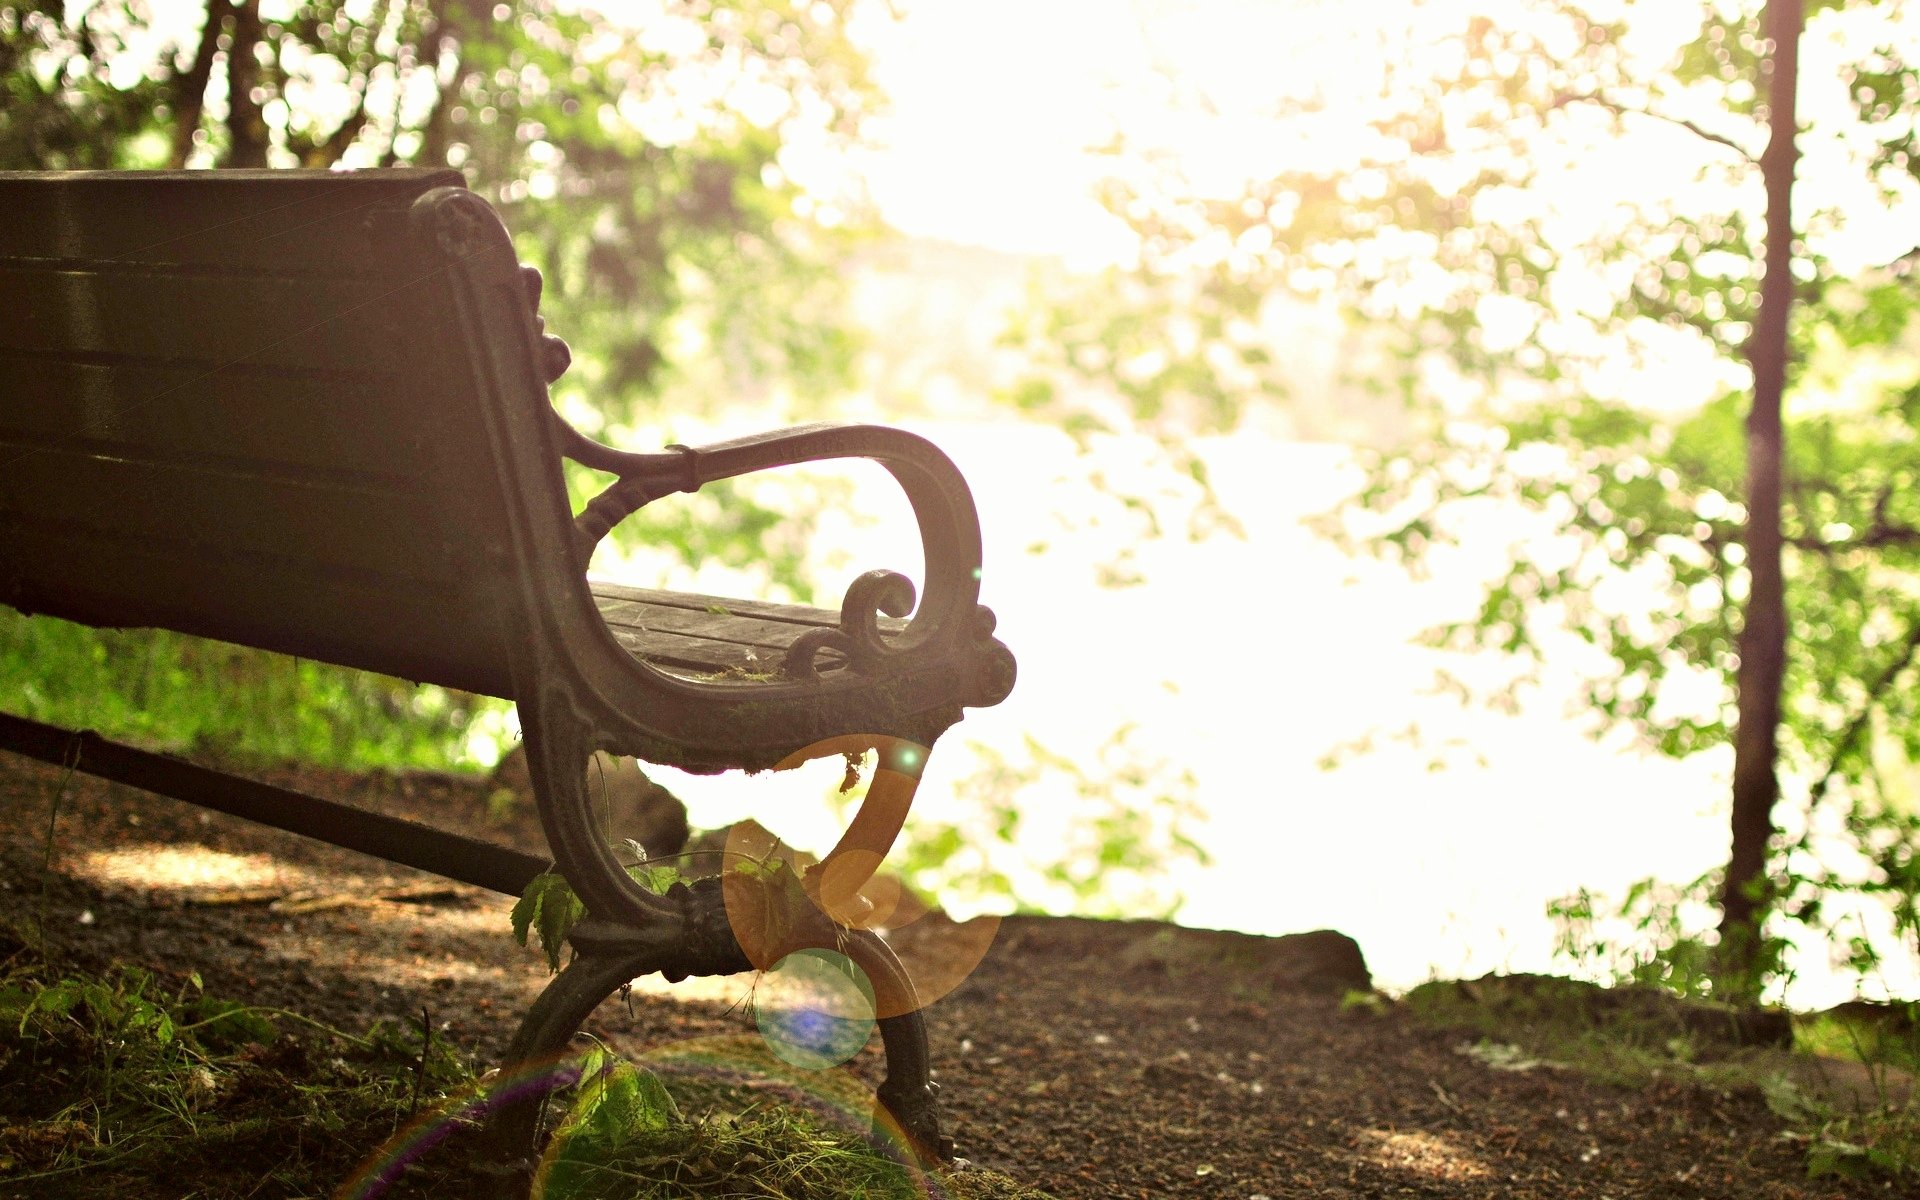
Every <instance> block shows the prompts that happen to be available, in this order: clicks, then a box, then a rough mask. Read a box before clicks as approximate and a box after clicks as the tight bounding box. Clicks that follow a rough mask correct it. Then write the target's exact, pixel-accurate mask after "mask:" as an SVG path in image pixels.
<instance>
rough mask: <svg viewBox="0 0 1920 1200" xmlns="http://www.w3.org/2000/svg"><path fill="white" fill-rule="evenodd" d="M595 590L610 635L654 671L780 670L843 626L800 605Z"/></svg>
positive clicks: (839, 662) (826, 661) (597, 586)
mask: <svg viewBox="0 0 1920 1200" xmlns="http://www.w3.org/2000/svg"><path fill="white" fill-rule="evenodd" d="M591 587H592V590H593V598H594V602H595V603H596V604H597V605H598V606H599V608H600V615H601V617H602V618H603V619H604V620H605V621H606V622H607V628H608V630H609V631H610V632H611V633H612V634H613V636H614V640H615V641H618V642H619V643H620V645H621V646H622V647H623V648H625V649H626V651H627V652H628V653H629V654H632V655H633V656H634V657H636V658H640V659H644V660H645V661H647V662H649V663H652V664H653V665H655V666H660V667H667V668H671V669H677V670H682V671H692V672H695V673H701V674H709V675H713V674H717V675H721V676H725V675H727V674H752V675H760V674H767V673H770V672H774V671H777V670H778V669H779V667H780V664H781V662H782V661H783V659H784V658H785V655H786V651H787V648H788V647H790V646H791V645H793V642H794V640H795V639H796V638H798V637H799V636H800V635H801V634H802V633H804V632H806V631H807V630H809V629H818V628H833V627H835V626H837V625H838V624H839V621H840V614H839V613H837V612H833V611H831V610H828V609H824V608H809V607H806V606H804V605H798V604H774V603H770V602H767V601H762V600H735V599H729V598H726V597H721V596H706V595H699V594H695V593H688V592H666V591H653V590H650V589H646V588H633V587H625V586H622V585H615V584H607V583H603V582H600V581H598V580H595V581H593V582H592V584H591ZM715 608H724V609H726V610H727V614H728V615H722V614H719V613H715V612H712V611H710V610H712V609H715ZM888 624H890V625H892V626H896V627H897V626H900V625H904V624H905V622H903V621H890V622H889V623H888ZM816 665H817V666H818V668H819V669H820V670H821V671H823V672H824V671H831V670H834V669H837V668H839V667H841V666H844V665H845V664H844V659H843V658H842V656H841V655H840V654H839V653H838V652H837V651H833V650H823V651H821V653H820V655H819V657H818V658H817V659H816Z"/></svg>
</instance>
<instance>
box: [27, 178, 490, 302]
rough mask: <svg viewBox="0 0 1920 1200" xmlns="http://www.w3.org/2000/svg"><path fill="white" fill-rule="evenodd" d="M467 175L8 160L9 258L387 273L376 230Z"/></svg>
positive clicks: (382, 232)
mask: <svg viewBox="0 0 1920 1200" xmlns="http://www.w3.org/2000/svg"><path fill="white" fill-rule="evenodd" d="M182 175H187V176H190V177H191V185H190V186H181V177H182ZM463 182H464V181H463V180H462V178H461V176H460V174H459V172H457V171H447V170H383V171H380V172H378V173H373V172H368V173H354V172H338V173H333V174H317V173H313V172H299V173H296V172H288V171H218V172H211V171H195V172H184V173H182V172H164V171H161V172H138V171H126V172H120V171H115V172H105V171H85V172H72V173H66V174H62V175H58V176H49V175H42V174H31V173H19V174H9V173H6V172H0V213H5V214H6V215H7V219H6V220H4V221H0V258H45V259H60V260H85V261H90V262H102V261H111V262H138V263H178V264H186V265H196V266H235V265H249V264H251V265H265V266H268V267H272V268H277V269H280V270H283V271H292V272H301V271H305V272H312V273H316V274H328V275H335V276H343V275H356V274H366V273H369V272H374V273H377V272H379V271H380V270H383V269H385V266H386V264H384V263H383V262H382V261H381V260H380V258H378V257H377V256H371V255H369V254H368V253H367V252H366V249H365V247H366V244H367V239H368V237H369V235H370V234H372V235H375V236H382V237H392V236H394V234H395V231H396V230H397V228H398V226H399V224H400V223H402V222H404V219H405V212H406V209H407V206H408V205H410V204H411V203H412V202H413V200H414V199H415V198H416V197H418V196H419V195H421V194H422V193H424V192H426V191H427V190H429V189H431V188H435V187H442V186H461V185H462V184H463Z"/></svg>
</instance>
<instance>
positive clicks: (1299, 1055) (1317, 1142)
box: [0, 753, 1920, 1200]
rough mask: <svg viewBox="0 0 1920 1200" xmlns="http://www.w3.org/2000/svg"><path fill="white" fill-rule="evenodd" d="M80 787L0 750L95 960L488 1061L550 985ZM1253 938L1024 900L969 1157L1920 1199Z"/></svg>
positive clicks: (425, 787)
mask: <svg viewBox="0 0 1920 1200" xmlns="http://www.w3.org/2000/svg"><path fill="white" fill-rule="evenodd" d="M262 774H263V777H267V778H272V779H273V780H274V781H275V782H280V783H284V784H287V785H289V786H296V787H299V788H301V789H303V790H307V791H311V792H314V793H317V794H321V795H327V796H330V797H333V798H335V799H341V800H345V801H348V802H351V803H355V804H360V805H363V806H366V807H371V808H379V809H381V810H384V811H393V812H400V813H403V814H405V815H410V816H414V817H416V818H418V819H422V820H428V821H431V822H434V823H437V824H442V825H445V826H448V827H455V828H461V829H463V830H466V831H468V832H476V833H480V834H482V835H490V836H496V837H506V836H508V835H511V834H512V833H513V832H514V831H512V830H500V829H491V828H490V827H489V826H488V824H487V821H486V818H485V816H484V811H485V805H484V799H483V793H484V790H485V789H484V787H483V785H482V784H480V783H479V782H477V781H469V780H464V779H456V778H450V777H441V776H426V775H412V776H386V775H369V776H353V775H347V774H342V773H333V772H325V771H312V770H301V771H294V770H286V771H280V772H263V773H262ZM61 781H62V773H61V772H60V771H59V770H56V769H54V768H50V767H46V766H43V765H41V764H37V763H32V762H30V761H28V760H24V759H21V758H17V757H15V756H12V755H9V754H5V753H0V888H4V889H5V890H6V897H5V903H7V904H8V905H9V907H11V908H12V909H14V910H15V911H16V912H35V913H38V914H39V915H40V918H41V919H42V920H43V921H44V924H45V928H46V931H47V934H48V936H49V939H50V940H51V941H52V942H53V944H54V946H55V948H56V950H57V951H58V952H59V953H61V954H64V955H66V956H69V957H70V958H71V959H72V960H73V961H75V962H76V963H78V964H81V965H85V966H90V967H104V966H107V965H109V964H112V963H137V964H140V965H143V966H146V967H147V968H149V969H151V970H153V971H155V972H157V973H159V974H160V975H161V976H162V977H163V978H165V979H172V980H179V979H184V978H185V977H186V976H187V975H188V973H190V972H198V974H199V975H200V976H201V977H202V979H203V980H204V981H205V986H206V989H207V992H208V993H209V994H211V995H218V996H226V997H231V998H235V999H241V1000H245V1001H248V1002H251V1003H260V1004H271V1005H279V1006H284V1007H287V1008H290V1009H295V1010H298V1011H300V1012H303V1013H306V1014H309V1015H311V1016H313V1017H315V1018H317V1019H319V1020H322V1021H325V1022H328V1023H330V1024H333V1025H335V1026H338V1027H340V1028H345V1029H358V1028H364V1027H365V1026H366V1025H367V1024H368V1023H370V1022H371V1021H373V1020H374V1019H376V1018H379V1017H393V1018H397V1019H400V1020H404V1021H409V1022H418V1021H420V1020H421V1014H422V1012H423V1010H424V1011H425V1012H426V1013H427V1014H429V1018H428V1019H430V1020H431V1022H432V1023H433V1025H434V1026H435V1028H436V1029H439V1030H441V1033H442V1034H443V1035H444V1036H446V1037H448V1038H450V1039H452V1040H454V1041H455V1042H457V1043H459V1044H461V1045H463V1046H465V1047H467V1048H469V1049H470V1050H471V1051H472V1052H473V1053H474V1054H476V1055H478V1056H480V1057H481V1058H483V1059H488V1058H492V1057H494V1056H497V1055H498V1054H499V1053H500V1050H501V1048H502V1047H503V1046H504V1044H505V1041H506V1039H507V1037H508V1036H509V1035H510V1034H511V1031H512V1028H513V1024H514V1022H515V1021H516V1020H517V1019H518V1017H519V1015H520V1013H521V1012H522V1011H523V1010H524V1009H525V1007H526V1005H527V1004H528V1003H529V1002H530V1001H531V1000H532V998H533V997H534V995H535V994H536V993H537V992H538V991H539V989H540V988H541V987H542V986H543V985H544V983H545V982H546V979H547V972H546V969H545V963H544V960H543V959H542V958H541V957H540V956H539V955H538V954H537V953H535V952H531V951H527V950H523V949H521V948H520V947H519V946H517V945H515V944H514V943H513V941H512V940H511V938H510V937H509V935H508V921H507V911H508V909H509V907H510V906H511V902H510V901H509V900H508V899H506V898H504V897H499V896H495V895H492V894H490V893H486V892H482V891H479V890H476V889H473V888H468V887H464V886H459V885H450V886H439V885H438V881H435V880H433V879H431V878H429V877H425V876H419V875H417V874H414V873H411V872H408V871H405V870H402V869H397V868H393V867H390V866H387V865H385V864H382V863H378V862H375V861H374V860H370V859H367V858H364V857H361V856H358V855H355V854H352V853H350V852H346V851H340V850H335V849H333V848H330V847H324V846H319V845H317V844H315V843H311V842H306V841H304V840H302V839H299V838H295V837H292V836H289V835H284V834H279V833H277V832H274V831H271V830H266V829H262V828H260V827H258V826H253V825H250V824H248V823H246V822H242V821H237V820H232V819H228V818H224V817H221V816H218V815H215V814H204V813H202V812H200V811H199V810H196V809H193V808H190V807H188V806H186V805H182V804H178V803H175V802H173V801H169V800H164V799H160V798H157V797H151V796H146V795H143V794H140V793H136V792H133V791H130V790H128V789H125V788H120V787H116V786H113V785H109V784H105V783H101V782H99V781H97V780H93V779H89V778H87V777H84V776H78V775H76V776H74V777H73V778H72V779H71V780H70V781H68V782H67V785H66V787H65V789H64V793H62V790H61V787H60V785H61ZM56 795H59V796H60V801H59V804H58V813H57V816H56V817H55V819H54V820H52V822H51V824H50V822H49V816H50V813H51V810H52V806H53V802H54V799H55V796H56ZM50 831H51V838H50V839H49V832H50ZM519 832H520V833H521V834H522V835H524V832H525V831H524V830H521V831H519ZM43 863H47V864H50V866H51V870H50V871H48V870H43ZM428 885H432V886H428ZM913 932H914V931H913V930H911V929H910V930H909V940H910V939H911V936H912V934H913ZM935 932H936V933H937V932H938V931H937V930H936V931H935ZM929 936H931V935H929ZM1259 945H1260V944H1259V943H1256V942H1253V941H1251V940H1244V939H1243V940H1236V941H1235V942H1234V943H1233V950H1232V952H1230V953H1223V952H1222V951H1221V949H1220V946H1221V943H1220V942H1219V941H1218V940H1217V939H1213V940H1209V939H1207V938H1206V937H1204V936H1196V935H1190V934H1187V933H1185V932H1183V931H1178V930H1173V929H1171V927H1166V926H1159V925H1153V924H1149V923H1105V922H1094V921H1083V920H1057V919H1039V918H1013V919H1008V920H1007V921H1006V922H1005V923H1004V924H1003V925H1002V926H1001V928H1000V930H999V934H998V937H997V939H996V941H995V943H994V945H993V947H992V949H991V951H990V952H989V953H988V954H987V956H986V958H985V959H984V961H982V962H981V963H980V964H979V966H978V967H977V968H976V969H974V970H973V971H972V972H971V973H970V974H969V975H968V976H967V977H966V979H965V981H964V982H962V983H960V985H959V986H958V987H957V988H955V989H954V990H953V991H952V993H951V994H950V995H948V996H947V997H946V998H944V999H942V1000H941V1001H939V1002H938V1003H937V1004H935V1005H934V1006H933V1008H932V1009H931V1010H930V1013H929V1021H930V1026H931V1033H932V1037H933V1047H934V1060H935V1065H936V1068H937V1071H938V1074H939V1077H940V1080H941V1082H942V1084H943V1086H944V1088H945V1092H944V1096H943V1102H944V1105H945V1109H944V1113H945V1120H946V1122H947V1125H948V1127H949V1129H950V1131H951V1132H952V1133H953V1134H954V1136H955V1137H956V1139H957V1140H958V1141H959V1143H960V1147H961V1152H962V1154H964V1155H965V1156H966V1157H968V1158H969V1159H971V1160H972V1161H974V1162H976V1163H979V1164H981V1165H983V1166H988V1167H992V1168H994V1169H997V1170H1000V1171H1004V1172H1006V1173H1007V1174H1008V1175H1011V1176H1012V1177H1014V1178H1015V1179H1018V1180H1020V1181H1022V1182H1024V1183H1028V1184H1031V1185H1034V1186H1037V1187H1040V1188H1044V1189H1046V1190H1047V1191H1049V1192H1052V1193H1053V1194H1055V1195H1056V1196H1058V1197H1061V1198H1062V1200H1079V1198H1087V1200H1093V1198H1099V1200H1107V1198H1111V1197H1139V1198H1143V1200H1145V1198H1157V1197H1187V1196H1192V1197H1235V1198H1237V1200H1256V1198H1258V1197H1267V1198H1269V1200H1276V1198H1278V1197H1316V1198H1345V1197H1397V1196H1428V1197H1469V1196H1471V1197H1487V1196H1497V1197H1515V1198H1523V1200H1524V1198H1533V1197H1538V1198H1542V1200H1546V1198H1552V1200H1600V1198H1602V1197H1610V1198H1612V1200H1626V1198H1628V1197H1675V1198H1687V1197H1702V1198H1706V1197H1713V1198H1726V1200H1736V1198H1738V1200H1749V1198H1751V1200H1763V1198H1764V1200H1815V1198H1819V1200H1825V1198H1828V1197H1855V1196H1862V1197H1864V1196H1890V1195H1920V1189H1916V1188H1915V1187H1914V1186H1913V1185H1911V1184H1908V1183H1905V1182H1902V1181H1894V1180H1885V1179H1881V1180H1873V1181H1834V1180H1818V1181H1813V1180H1809V1179H1808V1178H1807V1174H1806V1169H1805V1157H1804V1154H1803V1152H1802V1149H1801V1147H1799V1146H1797V1145H1795V1144H1793V1143H1792V1142H1791V1141H1790V1140H1788V1139H1784V1138H1782V1137H1780V1136H1779V1134H1780V1132H1781V1126H1780V1124H1779V1122H1778V1121H1777V1120H1776V1119H1775V1118H1774V1117H1773V1116H1772V1115H1771V1114H1770V1113H1769V1111H1768V1110H1767V1108H1766V1106H1765V1104H1764V1103H1763V1101H1762V1099H1761V1098H1760V1097H1759V1096H1758V1095H1756V1094H1740V1093H1732V1094H1729V1093H1722V1092H1718V1091H1712V1090H1707V1089H1703V1088H1700V1087H1697V1086H1694V1085H1692V1084H1685V1083H1679V1082H1674V1083H1668V1084H1657V1085H1655V1086H1653V1087H1651V1088H1647V1089H1635V1090H1628V1089H1621V1088H1615V1087H1609V1086H1606V1085H1603V1084H1599V1083H1596V1082H1593V1081H1591V1080H1588V1079H1585V1078H1582V1077H1579V1076H1576V1075H1574V1074H1572V1073H1570V1072H1564V1071H1555V1070H1547V1069H1539V1070H1532V1071H1524V1072H1516V1071H1498V1070H1493V1069H1491V1068H1490V1067H1489V1066H1488V1065H1486V1064H1485V1063H1484V1062H1483V1061H1480V1060H1479V1059H1476V1058H1475V1057H1472V1056H1468V1055H1464V1054H1462V1053H1460V1052H1459V1050H1460V1043H1461V1037H1460V1036H1459V1035H1458V1034H1447V1033H1442V1032H1436V1031H1433V1030H1430V1029H1426V1028H1423V1027H1421V1026H1420V1025H1418V1024H1417V1023H1416V1022H1414V1021H1413V1020H1412V1018H1411V1016H1410V1015H1409V1014H1407V1013H1406V1012H1405V1010H1404V1009H1403V1008H1401V1007H1398V1006H1385V1007H1383V1008H1382V1009H1380V1010H1378V1011H1374V1010H1370V1009H1368V1008H1365V1007H1358V1008H1343V1007H1342V1005H1341V1003H1340V999H1341V997H1340V995H1339V993H1338V991H1337V990H1335V991H1326V990H1320V991H1315V990H1307V989H1302V988H1298V987H1291V986H1287V985H1285V984H1284V982H1283V980H1284V977H1285V976H1286V975H1287V974H1288V970H1287V964H1286V963H1284V962H1282V961H1279V960H1278V959H1276V958H1275V957H1274V956H1273V955H1272V954H1267V953H1263V952H1260V951H1259ZM1249 946H1252V947H1254V951H1253V952H1248V949H1247V948H1248V947H1249ZM747 983H748V981H743V980H734V981H720V982H719V983H717V984H716V983H707V984H702V985H700V986H698V987H695V986H683V987H682V988H681V989H667V988H665V987H664V985H663V986H661V987H657V988H656V987H641V988H636V990H635V992H634V995H633V996H632V997H631V998H630V1000H629V1001H628V1002H627V1003H624V1004H623V1003H622V1002H620V1001H618V1000H616V1001H610V1002H609V1003H608V1004H606V1005H604V1006H603V1007H602V1008H601V1010H600V1012H599V1013H598V1014H596V1017H595V1019H594V1022H593V1025H592V1028H593V1031H594V1032H595V1033H597V1034H598V1035H599V1036H600V1037H602V1038H603V1039H604V1040H606V1041H607V1042H609V1043H610V1044H612V1045H613V1046H615V1047H617V1048H620V1049H622V1050H623V1051H626V1052H629V1053H639V1052H640V1051H643V1050H645V1049H647V1048H649V1047H653V1048H659V1047H662V1046H671V1045H673V1044H675V1043H681V1042H690V1041H691V1040H692V1039H696V1038H702V1037H708V1036H713V1035H721V1034H740V1033H744V1032H749V1031H750V1030H751V1023H750V1021H749V1020H748V1019H747V1018H746V1017H744V1016H743V1015H742V1013H741V1011H740V1010H739V1009H738V1008H737V1007H734V1006H732V1005H731V1004H730V998H737V997H738V995H739V994H740V993H741V992H743V991H744V990H745V988H746V986H747ZM876 1047H877V1039H876ZM878 1068H879V1061H878V1055H877V1050H876V1049H875V1048H869V1050H868V1051H867V1052H866V1053H864V1054H863V1055H862V1056H861V1057H860V1058H858V1059H856V1060H855V1062H854V1063H853V1071H854V1073H855V1074H856V1075H857V1076H860V1077H862V1078H865V1079H868V1080H869V1081H871V1079H872V1078H873V1076H874V1075H875V1074H876V1073H877V1071H878ZM373 1150H374V1148H373V1147H369V1148H368V1151H369V1152H372V1151H373Z"/></svg>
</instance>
